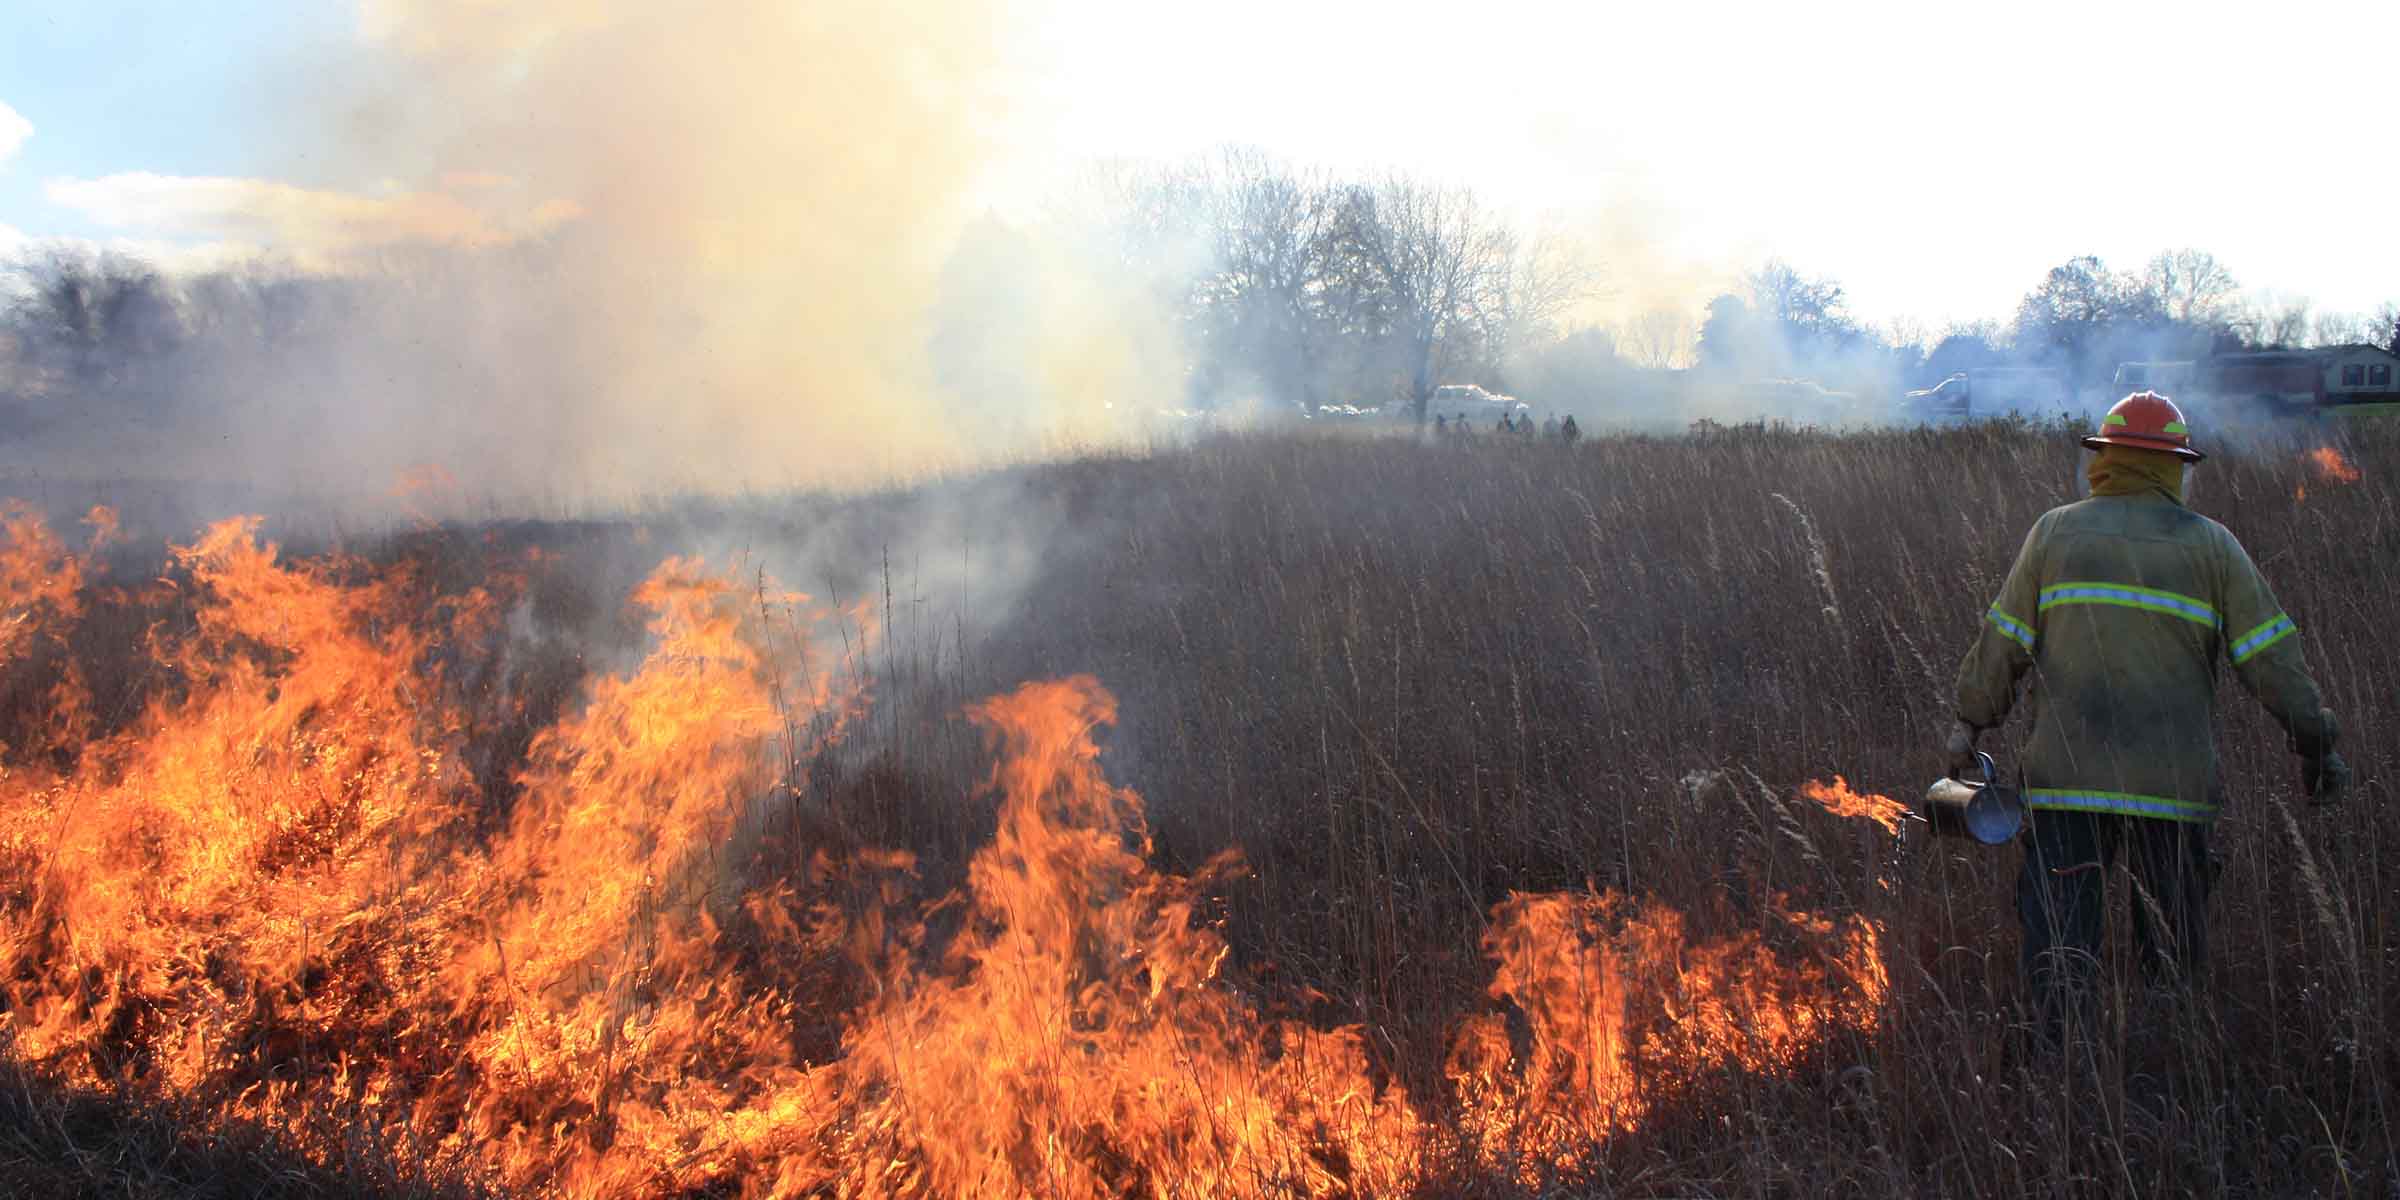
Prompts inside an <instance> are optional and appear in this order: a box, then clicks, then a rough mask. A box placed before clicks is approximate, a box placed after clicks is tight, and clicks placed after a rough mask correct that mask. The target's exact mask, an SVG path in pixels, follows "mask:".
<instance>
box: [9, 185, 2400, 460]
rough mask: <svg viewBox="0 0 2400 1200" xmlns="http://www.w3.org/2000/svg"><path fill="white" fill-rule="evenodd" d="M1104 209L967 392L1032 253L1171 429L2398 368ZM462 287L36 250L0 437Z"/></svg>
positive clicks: (176, 395) (2090, 287)
mask: <svg viewBox="0 0 2400 1200" xmlns="http://www.w3.org/2000/svg"><path fill="white" fill-rule="evenodd" d="M1084 199H1085V201H1086V202H1084V203H1080V204H1074V205H1070V206H1068V207H1067V208H1065V209H1063V210H1062V211H1061V212H1060V213H1059V214H1056V215H1054V217H1052V218H1050V220H1051V223H1052V224H1053V225H1054V226H1056V228H1029V227H1026V226H1021V225H1011V224H1009V223H1007V222H1004V221H1001V220H999V219H997V218H988V219H986V220H984V221H982V222H980V223H977V224H975V225H973V226H970V227H969V228H968V230H967V231H966V234H965V237H964V239H963V240H962V242H961V244H960V245H959V246H958V247H957V248H956V249H955V250H954V251H953V252H952V254H951V257H950V259H949V261H948V265H947V267H946V268H945V270H944V272H943V274H942V282H941V285H940V287H939V289H938V298H937V300H936V301H935V303H934V304H933V308H932V311H931V312H929V313H927V314H926V327H925V330H924V337H925V344H926V349H927V355H926V359H927V361H928V362H930V363H931V364H933V367H932V370H933V373H934V374H935V375H936V376H937V377H938V379H937V381H938V382H940V383H941V384H942V385H943V386H944V387H946V388H947V389H949V390H950V391H951V392H952V393H953V394H956V395H960V396H962V397H963V396H969V395H975V394H977V393H979V392H980V393H982V394H985V395H989V394H991V392H992V387H991V384H990V381H991V380H993V379H996V378H999V377H1001V376H1002V375H1004V374H1005V373H1007V371H1009V370H1010V369H1011V368H1012V365H1013V364H1014V361H1015V360H1016V359H1018V358H1020V357H1021V355H1022V345H1021V343H1022V342H1023V341H1024V340H1025V337H1024V335H1023V334H1022V333H1021V332H1020V331H1019V330H1018V329H1017V328H1016V326H1015V325H1013V324H1012V317H1011V316H1010V313H1011V311H1012V310H1021V309H1023V308H1026V307H1029V305H1028V304H1025V303H1017V304H1006V303H995V302H994V301H995V298H996V297H1007V296H1010V295H1011V294H1012V291H1011V289H1012V288H1017V289H1020V290H1021V289H1022V283H1021V280H1020V278H1019V277H1020V276H1022V275H1023V274H1024V273H1025V270H1026V266H1025V264H1026V263H1028V262H1029V261H1032V256H1031V255H1029V253H1028V251H1027V247H1028V246H1029V245H1034V244H1039V245H1042V246H1044V247H1054V246H1056V245H1059V244H1071V245H1073V246H1075V247H1077V250H1076V255H1077V257H1078V260H1079V261H1078V269H1079V270H1082V271H1085V272H1087V273H1090V274H1092V275H1093V276H1094V277H1095V278H1098V277H1105V281H1106V287H1105V288H1103V289H1102V290H1101V294H1104V295H1106V296H1108V297H1109V298H1110V299H1109V305H1108V306H1109V307H1110V308H1111V309H1112V311H1111V313H1110V317H1111V319H1117V318H1120V317H1121V316H1122V315H1123V314H1122V312H1121V311H1114V310H1122V309H1126V308H1131V309H1138V310H1141V311H1142V312H1143V313H1144V314H1145V315H1146V317H1147V318H1148V320H1147V326H1148V327H1150V328H1154V329H1156V330H1159V331H1161V332H1160V333H1159V334H1158V335H1157V337H1156V338H1154V339H1153V340H1152V341H1151V342H1150V343H1148V344H1146V345H1145V346H1144V347H1143V348H1142V349H1141V350H1140V351H1139V352H1140V353H1142V354H1144V355H1149V356H1153V357H1167V356H1179V357H1180V358H1181V360H1182V362H1181V370H1180V374H1179V376H1177V377H1178V378H1180V380H1181V385H1180V388H1181V394H1179V395H1163V396H1153V397H1143V398H1139V399H1140V402H1141V403H1143V404H1146V405H1148V406H1151V407H1157V408H1182V409H1192V410H1210V409H1220V410H1223V409H1234V410H1243V411H1257V412H1269V413H1272V412H1315V411H1317V410H1318V409H1319V408H1320V407H1321V406H1336V407H1339V406H1344V405H1348V406H1356V407H1359V408H1381V409H1383V410H1385V411H1386V412H1389V413H1399V414H1406V415H1411V416H1418V417H1424V418H1427V419H1430V416H1431V415H1432V413H1431V410H1430V407H1429V402H1430V400H1431V397H1432V396H1433V392H1434V389H1435V388H1436V387H1438V386H1440V385H1442V384H1445V383H1477V384H1481V385H1483V386H1485V387H1487V388H1490V389H1492V390H1494V391H1497V392H1504V393H1510V394H1513V395H1515V396H1517V397H1519V398H1521V399H1523V400H1525V401H1527V402H1529V403H1531V404H1532V405H1534V406H1535V407H1536V408H1537V409H1542V410H1545V411H1548V412H1553V413H1560V412H1582V413H1584V414H1585V415H1586V419H1587V420H1590V419H1594V418H1599V419H1614V420H1622V421H1631V422H1644V421H1653V422H1676V421H1678V420H1679V419H1680V418H1683V417H1686V416H1689V415H1691V414H1690V413H1689V412H1687V411H1685V410H1686V409H1687V407H1688V406H1689V405H1690V404H1691V403H1692V401H1691V399H1690V398H1691V397H1694V396H1697V395H1700V394H1703V393H1731V392H1734V391H1736V390H1738V389H1739V388H1740V387H1741V386H1743V385H1745V384H1751V383H1756V382H1758V381H1764V380H1776V379H1803V380H1810V381H1814V382H1815V383H1817V384H1821V385H1822V386H1823V387H1824V388H1826V389H1830V390H1832V391H1835V392H1840V393H1847V394H1849V395H1851V396H1855V397H1859V398H1862V399H1865V400H1868V401H1880V400H1884V399H1888V398H1890V397H1892V396H1894V395H1896V394H1897V392H1898V391H1900V390H1902V389H1906V388H1916V387H1925V386H1929V385H1930V384H1932V383H1934V382H1938V381H1939V380H1940V379H1942V378H1943V377H1945V376H1947V375H1949V374H1951V373H1953V372H1957V371H1964V370H1970V369H1973V368H1977V367H1987V366H1999V365H2028V366H2045V367H2056V368H2060V369H2063V370H2064V371H2065V372H2066V373H2067V374H2068V376H2069V378H2070V379H2072V380H2073V381H2074V383H2075V384H2076V385H2077V386H2078V387H2092V386H2098V385H2102V384H2105V383H2106V382H2107V381H2108V379H2109V376H2110V375H2111V373H2112V371H2113V370H2114V368H2115V365H2116V364H2117V363H2119V362H2124V361H2135V360H2156V359H2189V358H2198V357H2203V356H2206V355H2208V354H2211V353H2219V352H2225V351H2228V350H2242V349H2260V348H2278V347H2296V346H2302V345H2332V344H2344V343H2351V342H2366V343H2372V344H2375V345H2383V346H2388V347H2391V348H2392V349H2394V351H2395V352H2396V353H2400V303H2390V304H2385V305H2384V306H2383V307H2382V308H2381V309H2380V310H2379V311H2378V312H2377V313H2374V314H2371V315H2365V314H2319V313H2312V312H2311V310H2310V308H2309V306H2308V305H2307V304H2306V303H2305V302H2288V301H2274V300H2264V301H2262V300H2259V299H2256V298H2253V297H2251V296H2249V295H2247V294H2245V293H2244V292H2243V290H2242V288H2241V285H2240V283H2239V282H2238V281H2237V279H2236V278H2235V276H2234V275H2233V273H2232V272H2231V271H2230V270H2229V269H2228V268H2227V267H2226V266H2225V265H2224V264H2222V263H2220V262H2218V261H2217V260H2216V259H2215V258H2214V257H2213V256H2212V255H2210V254H2208V253H2207V252H2205V251H2200V250H2190V249H2186V250H2172V251H2167V252H2163V253H2161V254H2159V255H2157V256H2156V257H2154V258H2153V259H2151V260H2150V261H2149V262H2148V263H2147V264H2145V266H2144V267H2143V269H2141V270H2140V271H2134V272H2129V271H2119V270H2114V269H2112V268H2110V267H2109V266H2107V265H2106V264H2104V263H2103V262H2101V261H2100V260H2099V259H2097V258H2092V257H2078V258H2073V259H2070V260H2068V261H2067V262H2065V263H2063V264H2061V265H2059V266H2057V267H2055V268H2052V269H2051V270H2050V271H2049V272H2048V273H2047V274H2045V275H2044V276H2043V277H2042V278H2041V279H2040V280H2039V281H2038V282H2037V283H2036V285H2035V286H2034V287H2033V288H2032V290H2031V291H2029V292H2028V293H2027V294H2026V295H2025V296H2024V297H2023V299H2022V300H2021V301H2020V302H2019V303H2018V304H2017V306H2016V309H2015V311H2014V312H2013V313H2012V314H2011V315H2010V317H2009V318H2008V319H2007V320H2005V321H2001V320H1986V321H1980V322H1973V323H1967V324H1960V325H1954V326H1951V327H1948V328H1945V329H1939V330H1935V329H1929V328H1925V327H1922V326H1919V325H1916V324H1913V323H1911V322H1908V321H1905V320H1903V321H1897V322H1891V323H1887V324H1884V325H1882V326H1875V325H1871V324H1869V323H1867V322H1864V321H1862V320H1860V319H1858V318H1857V317H1855V316H1854V315H1853V314H1852V313H1851V312H1850V310H1849V307H1848V304H1847V297H1846V296H1845V293H1844V289H1843V287H1842V285H1841V284H1840V283H1838V282H1836V281H1835V280H1832V279H1828V278H1815V277H1810V276H1806V275H1803V274H1802V273H1800V272H1799V271H1797V270H1794V269H1793V268H1792V267H1790V266H1788V265H1786V264H1784V263H1781V262H1776V261H1769V262H1767V263H1765V264H1763V265H1762V266H1760V267H1758V268H1757V269H1755V270H1753V271H1751V272H1749V273H1748V274H1747V275H1746V276H1745V277H1744V278H1743V280H1742V281H1741V283H1740V285H1739V286H1738V287H1737V288H1736V289H1735V290H1733V291H1729V292H1727V293H1725V294H1722V295H1719V296H1716V297H1714V298H1713V299H1710V300H1708V301H1707V302H1706V304H1705V305H1701V306H1696V307H1695V308H1693V309H1692V310H1691V311H1678V310H1675V309H1671V308H1669V309H1659V310H1656V311H1652V312H1649V313H1645V314H1642V315H1640V316H1638V317H1634V318H1631V319H1627V320H1622V321H1618V322H1615V323H1612V324H1607V325H1600V324H1590V323H1583V324H1578V323H1577V322H1576V321H1575V319H1574V316H1575V314H1576V313H1577V312H1579V311H1582V310H1583V309H1584V308H1585V303H1584V302H1585V301H1587V300H1589V299H1591V298H1592V297H1594V296H1596V295H1597V294H1599V293H1600V292H1601V291H1602V290H1603V289H1605V288H1607V287H1609V286H1610V279H1609V275H1608V264H1607V263H1605V262H1592V261H1589V260H1588V259H1586V258H1585V257H1583V256H1582V255H1580V254H1579V253H1577V252H1576V251H1575V250H1574V249H1573V248H1572V246H1571V244H1570V243H1569V242H1567V241H1565V240H1562V239H1558V238H1550V237H1542V236H1535V235H1532V234H1529V233H1528V232H1526V231H1524V230H1521V229H1519V228H1517V227H1515V226H1514V225H1512V224H1511V223H1510V222H1509V221H1507V220H1506V219H1504V218H1503V217H1501V216H1500V215H1498V214H1497V213H1495V211H1494V210H1493V209H1492V208H1491V207H1490V206H1489V205H1487V204H1485V203H1483V202H1481V201H1480V200H1479V199H1478V198H1477V196H1476V195H1475V193H1474V192H1473V191H1471V190H1469V189H1467V188H1463V187H1454V186H1444V185H1437V184H1432V183H1427V182H1424V181H1421V180H1417V179H1412V178H1409V177H1405V176H1399V175H1391V176H1385V177H1382V178H1377V179H1369V180H1360V179H1348V178H1341V177H1336V176H1333V175H1329V174H1325V173H1322V172H1312V171H1306V170H1301V169H1296V168H1292V167H1289V166H1286V165H1283V164H1280V163H1277V162H1275V161H1272V160H1270V159H1267V158H1265V157H1263V156H1260V155H1256V154H1249V153H1241V152H1232V153H1227V154H1224V155H1221V156H1218V157H1216V158H1212V159H1209V160H1207V161H1205V162H1201V163H1197V164H1194V165H1192V166H1189V167H1187V168H1182V169H1176V170H1167V171H1142V172H1125V173H1118V174H1114V175H1110V176H1108V177H1107V178H1106V180H1105V183H1104V185H1103V186H1102V187H1100V188H1098V189H1096V190H1095V192H1094V194H1092V195H1090V196H1088V197H1084ZM542 252H543V251H541V250H540V249H538V248H537V249H534V250H530V251H527V253H534V254H538V253H542ZM434 278H435V279H437V280H438V278H439V276H435V277H434ZM441 286H442V285H441V284H439V283H438V282H434V283H427V282H425V280H424V279H421V278H418V277H417V276H416V275H412V274H411V273H410V272H408V271H399V272H391V271H386V272H383V273H380V274H378V275H376V276H374V277H373V278H371V279H370V278H365V277H356V276H340V275H327V274H312V273H305V272H297V271H291V270H269V269H258V268H226V269H218V270H210V271H202V272H196V273H195V272H178V273H169V272H166V271H163V270H161V269H160V268H159V267H157V266H156V265H154V264H151V263H148V262H145V261H142V260H139V259H136V258H133V257H129V256H125V255H121V254H115V253H92V252H88V251H81V250H76V249H71V248H64V247H57V246H52V247H49V248H46V249H40V250H37V251H36V252H34V253H33V254H32V255H31V256H29V257H28V258H26V259H25V260H23V261H20V262H18V263H16V264H14V265H13V266H0V441H7V440H15V439H22V438H25V437H28V436H31V435H35V434H38V433H39V432H40V431H41V430H43V429H45V428H47V427H50V426H53V425H60V424H73V423H81V422H91V421H101V420H108V419H111V418H115V419H122V420H130V421H142V420H145V419H150V418H158V417H177V418H185V419H188V418H191V417H194V416H199V417H200V426H199V427H205V424H206V420H207V418H206V416H205V415H204V414H194V413H189V412H179V411H178V408H179V406H181V407H182V408H190V407H192V406H194V405H198V404H206V403H210V402H211V401H209V400H207V399H205V398H202V399H195V398H193V396H192V395H191V393H192V392H194V391H195V390H196V389H195V388H194V387H193V384H192V381H194V380H201V379H222V378H225V377H227V375H226V371H225V368H226V367H228V366H229V365H231V364H253V363H258V362H261V361H268V360H272V359H275V358H276V357H278V356H290V357H291V358H294V359H300V360H315V361H324V362H333V361H337V360H338V361H346V360H348V359H351V358H356V357H357V356H358V353H359V352H360V348H361V346H362V345H367V344H371V343H373V342H375V341H376V340H378V339H379V338H388V335H387V334H384V333H380V332H376V330H377V329H379V327H377V326H374V325H372V324H370V323H368V322H364V321H360V320H357V319H355V318H356V317H357V316H358V314H359V313H360V311H361V310H362V309H365V308H371V307H374V306H375V305H376V304H378V303H379V301H380V300H381V299H384V298H388V297H386V295H385V293H386V292H387V291H388V290H389V289H391V288H394V287H399V288H403V289H415V290H419V291H423V290H427V289H429V288H430V289H436V290H438V289H439V288H440V287H441ZM811 286H817V285H815V284H812V283H810V282H809V281H804V280H795V281H794V287H796V288H805V287H811ZM1066 319H1069V320H1072V319H1076V318H1072V317H1070V318H1066ZM380 349H385V350H387V351H388V349H389V348H380ZM302 351H308V353H302ZM452 382H453V383H456V384H457V385H458V386H474V381H473V380H472V379H469V380H465V381H463V382H458V381H452ZM451 385H452V383H445V385H444V386H451ZM1035 386H1039V381H1038V380H1037V381H1036V384H1035Z"/></svg>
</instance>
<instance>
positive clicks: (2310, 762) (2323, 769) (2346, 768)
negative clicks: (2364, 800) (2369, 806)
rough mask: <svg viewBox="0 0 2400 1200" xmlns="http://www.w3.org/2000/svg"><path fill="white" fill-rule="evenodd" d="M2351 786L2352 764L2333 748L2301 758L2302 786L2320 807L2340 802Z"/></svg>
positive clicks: (2310, 801) (2312, 800)
mask: <svg viewBox="0 0 2400 1200" xmlns="http://www.w3.org/2000/svg"><path fill="white" fill-rule="evenodd" d="M2349 786H2350V764H2349V763H2346V762H2343V761H2342V756H2341V755H2340V754H2339V753H2337V752H2335V751H2332V750H2328V751H2326V752H2325V753H2323V754H2321V755H2315V756H2312V757H2309V758H2303V759H2301V760H2300V788H2301V790H2302V791H2305V792H2307V793H2308V802H2309V803H2311V804H2314V805H2318V806H2320V807H2323V806H2327V805H2333V804H2339V803H2341V802H2342V793H2343V792H2344V791H2345V790H2347V789H2348V788H2349Z"/></svg>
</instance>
